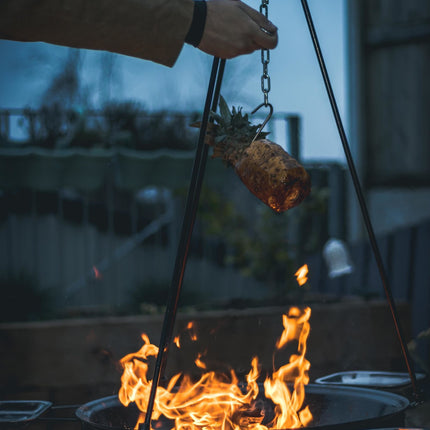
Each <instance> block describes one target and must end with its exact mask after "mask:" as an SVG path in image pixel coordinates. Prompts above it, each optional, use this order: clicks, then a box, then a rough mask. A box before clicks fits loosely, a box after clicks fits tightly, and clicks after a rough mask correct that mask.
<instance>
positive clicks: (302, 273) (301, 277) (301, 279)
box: [294, 264, 309, 286]
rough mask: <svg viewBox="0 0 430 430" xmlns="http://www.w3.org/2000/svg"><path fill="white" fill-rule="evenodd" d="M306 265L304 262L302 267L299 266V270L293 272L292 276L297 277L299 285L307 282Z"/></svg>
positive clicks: (307, 270)
mask: <svg viewBox="0 0 430 430" xmlns="http://www.w3.org/2000/svg"><path fill="white" fill-rule="evenodd" d="M308 272H309V269H308V265H307V264H304V265H303V266H302V267H300V269H299V270H297V272H296V273H295V274H294V276H295V277H296V278H297V282H298V284H299V285H300V286H302V285H305V284H306V282H308Z"/></svg>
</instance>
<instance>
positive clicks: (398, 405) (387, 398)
mask: <svg viewBox="0 0 430 430" xmlns="http://www.w3.org/2000/svg"><path fill="white" fill-rule="evenodd" d="M306 388H307V389H308V392H309V394H316V395H327V394H330V393H335V395H336V396H339V395H340V394H342V395H343V396H351V397H355V399H357V398H360V397H362V398H363V399H364V398H365V399H366V400H367V401H369V400H371V399H374V400H378V401H379V402H381V401H384V402H385V403H386V406H388V407H392V408H393V410H394V411H391V412H388V413H385V414H381V415H379V416H375V417H372V418H369V417H363V418H360V419H356V420H353V421H349V422H347V423H345V422H339V423H334V424H329V425H327V424H323V425H316V426H312V425H310V426H308V428H309V429H325V428H341V427H343V426H345V425H348V424H351V425H353V426H358V425H360V424H362V425H363V427H361V428H364V425H365V424H369V425H372V423H373V421H374V420H385V419H389V418H391V417H393V418H394V417H395V416H398V415H400V414H402V413H403V412H404V411H405V410H406V409H407V408H409V407H410V406H411V402H410V401H409V400H408V399H407V398H406V397H404V396H401V395H399V394H395V393H391V392H387V391H383V390H376V389H371V388H363V387H351V386H328V385H322V384H308V385H307V386H306ZM309 389H310V390H309ZM120 405H121V403H120V401H119V399H118V396H117V395H113V396H108V397H103V398H100V399H96V400H93V401H91V402H88V403H86V404H84V405H82V406H80V407H79V408H78V409H77V410H76V411H75V415H76V417H77V418H78V419H79V420H81V421H82V422H84V423H86V424H87V425H88V426H89V427H91V428H96V429H101V430H115V429H119V428H120V427H116V426H111V425H105V424H103V423H99V422H94V421H93V420H92V416H94V414H95V413H97V412H102V411H103V410H105V409H107V408H109V407H118V406H120ZM124 428H127V427H124ZM354 428H357V427H354ZM368 428H372V427H368ZM285 430H288V429H285Z"/></svg>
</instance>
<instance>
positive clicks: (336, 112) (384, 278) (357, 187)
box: [301, 0, 419, 398]
mask: <svg viewBox="0 0 430 430" xmlns="http://www.w3.org/2000/svg"><path fill="white" fill-rule="evenodd" d="M301 2H302V6H303V11H304V13H305V17H306V22H307V24H308V27H309V32H310V35H311V38H312V43H313V45H314V48H315V53H316V56H317V59H318V63H319V66H320V69H321V73H322V77H323V80H324V84H325V87H326V90H327V95H328V98H329V101H330V105H331V108H332V111H333V114H334V118H335V121H336V126H337V129H338V131H339V135H340V139H341V142H342V146H343V150H344V152H345V156H346V161H347V163H348V168H349V171H350V174H351V178H352V182H353V184H354V188H355V192H356V194H357V198H358V202H359V205H360V209H361V214H362V216H363V220H364V223H365V226H366V230H367V234H368V236H369V241H370V245H371V247H372V250H373V254H374V257H375V260H376V264H377V266H378V270H379V275H380V277H381V281H382V285H383V287H384V292H385V296H386V298H387V302H388V305H389V307H390V311H391V315H392V317H393V321H394V326H395V329H396V333H397V337H398V339H399V341H400V346H401V348H402V353H403V357H404V360H405V364H406V368H407V370H408V373H409V376H410V379H411V385H412V389H413V392H414V396H415V397H416V398H418V397H419V394H418V389H417V381H416V376H415V372H414V370H413V363H412V360H411V358H410V354H409V350H408V347H407V345H406V342H405V339H404V335H403V332H402V328H401V325H400V321H399V317H398V314H397V310H396V305H395V302H394V298H393V295H392V292H391V288H390V285H389V282H388V278H387V275H386V272H385V268H384V263H383V260H382V257H381V253H380V251H379V247H378V243H377V241H376V237H375V232H374V230H373V226H372V223H371V221H370V216H369V211H368V209H367V205H366V201H365V199H364V196H363V191H362V188H361V185H360V180H359V178H358V175H357V171H356V169H355V164H354V160H353V158H352V155H351V150H350V147H349V144H348V139H347V137H346V134H345V130H344V127H343V124H342V119H341V117H340V115H339V109H338V107H337V103H336V99H335V97H334V93H333V89H332V86H331V83H330V78H329V75H328V72H327V68H326V66H325V61H324V57H323V55H322V51H321V47H320V44H319V41H318V37H317V34H316V31H315V27H314V24H313V21H312V15H311V12H310V10H309V6H308V2H307V0H301Z"/></svg>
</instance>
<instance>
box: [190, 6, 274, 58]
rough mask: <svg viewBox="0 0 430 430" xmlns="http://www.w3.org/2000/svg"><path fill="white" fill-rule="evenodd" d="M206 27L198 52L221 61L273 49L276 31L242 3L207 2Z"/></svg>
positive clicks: (262, 17)
mask: <svg viewBox="0 0 430 430" xmlns="http://www.w3.org/2000/svg"><path fill="white" fill-rule="evenodd" d="M206 4H207V14H206V24H205V29H204V32H203V36H202V39H201V41H200V44H199V45H198V48H199V49H200V50H202V51H203V52H206V53H207V54H210V55H214V56H216V57H219V58H233V57H236V56H238V55H242V54H250V53H251V52H253V51H255V50H257V49H273V48H275V47H276V45H277V44H278V33H277V30H278V29H277V27H276V26H275V25H273V24H272V23H271V22H270V21H269V20H268V19H267V18H266V17H265V16H264V15H262V14H261V13H260V12H258V11H256V10H255V9H253V8H251V7H250V6H248V5H246V4H245V3H243V2H242V1H240V0H208V1H207V2H206Z"/></svg>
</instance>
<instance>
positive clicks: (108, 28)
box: [0, 0, 193, 66]
mask: <svg viewBox="0 0 430 430" xmlns="http://www.w3.org/2000/svg"><path fill="white" fill-rule="evenodd" d="M192 16H193V0H120V1H119V0H1V1H0V37H2V38H6V39H12V40H20V41H29V42H30V41H42V42H47V43H53V44H58V45H64V46H72V47H76V48H85V49H97V50H105V51H111V52H116V53H119V54H124V55H129V56H133V57H138V58H144V59H148V60H152V61H156V62H158V63H161V64H164V65H168V66H172V65H173V64H174V62H175V60H176V58H177V57H178V55H179V53H180V51H181V48H182V46H183V43H184V39H185V35H186V34H187V31H188V29H189V27H190V23H191V19H192Z"/></svg>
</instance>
